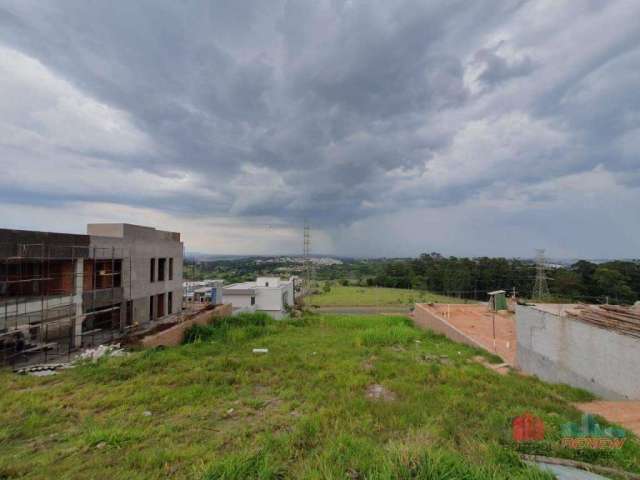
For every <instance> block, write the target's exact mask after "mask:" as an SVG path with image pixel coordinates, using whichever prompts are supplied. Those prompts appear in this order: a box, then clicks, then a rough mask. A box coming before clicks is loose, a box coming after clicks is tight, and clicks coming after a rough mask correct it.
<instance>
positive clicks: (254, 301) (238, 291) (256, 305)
mask: <svg viewBox="0 0 640 480" xmlns="http://www.w3.org/2000/svg"><path fill="white" fill-rule="evenodd" d="M295 283H296V282H295V279H294V278H293V277H292V278H290V279H289V280H281V279H280V278H278V277H258V279H257V280H256V281H255V282H242V283H234V284H232V285H227V286H226V287H224V289H223V292H224V297H225V299H226V301H227V302H228V303H231V304H232V306H233V311H234V313H240V312H256V311H258V312H265V313H268V314H269V315H271V316H272V317H273V318H275V319H276V320H279V319H281V318H283V317H284V316H285V315H286V307H287V306H291V305H293V303H294V294H295V288H296V285H295Z"/></svg>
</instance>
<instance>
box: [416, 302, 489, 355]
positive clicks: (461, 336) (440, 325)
mask: <svg viewBox="0 0 640 480" xmlns="http://www.w3.org/2000/svg"><path fill="white" fill-rule="evenodd" d="M413 315H414V316H413V319H414V323H415V324H416V325H418V326H419V327H422V328H426V329H428V330H433V331H434V332H436V333H440V334H442V335H444V336H446V337H447V338H449V339H450V340H453V341H454V342H458V343H463V344H465V345H469V346H470V347H477V348H482V349H483V350H486V349H485V347H484V346H482V345H481V344H480V343H478V342H476V341H475V340H474V339H473V338H471V337H469V336H468V335H466V334H465V333H464V332H462V331H460V330H458V329H457V328H456V327H454V326H453V325H451V324H450V323H449V322H447V320H446V319H444V318H443V317H441V316H440V315H438V314H436V313H435V312H433V311H432V310H431V309H430V308H429V305H422V304H420V303H416V308H415V310H414V314H413Z"/></svg>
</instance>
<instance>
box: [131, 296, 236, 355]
mask: <svg viewBox="0 0 640 480" xmlns="http://www.w3.org/2000/svg"><path fill="white" fill-rule="evenodd" d="M229 316H231V305H230V304H226V305H218V306H216V307H215V308H214V309H212V310H205V311H203V312H201V313H199V314H198V315H196V316H195V317H193V318H191V319H189V320H186V321H184V322H182V323H178V324H177V325H174V326H173V327H171V328H168V329H166V330H163V331H162V332H158V333H156V334H155V335H149V336H148V337H145V338H143V339H142V340H141V341H140V345H142V346H143V347H145V348H153V347H159V346H163V347H175V346H176V345H180V344H181V343H182V341H183V339H184V333H185V332H186V331H187V330H188V329H189V328H191V327H192V326H193V325H208V324H210V323H212V322H214V321H215V319H216V318H222V317H229Z"/></svg>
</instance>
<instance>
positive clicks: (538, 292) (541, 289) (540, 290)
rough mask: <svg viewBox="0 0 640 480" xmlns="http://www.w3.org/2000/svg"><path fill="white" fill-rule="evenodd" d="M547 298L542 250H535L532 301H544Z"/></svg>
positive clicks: (547, 289) (547, 290) (547, 287)
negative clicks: (534, 279) (534, 277)
mask: <svg viewBox="0 0 640 480" xmlns="http://www.w3.org/2000/svg"><path fill="white" fill-rule="evenodd" d="M548 296H549V286H548V285H547V275H546V273H545V258H544V250H543V249H538V250H536V281H535V283H534V284H533V295H532V298H533V299H534V300H544V299H545V298H546V297H548Z"/></svg>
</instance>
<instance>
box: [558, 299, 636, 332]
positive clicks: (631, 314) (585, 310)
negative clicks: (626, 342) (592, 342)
mask: <svg viewBox="0 0 640 480" xmlns="http://www.w3.org/2000/svg"><path fill="white" fill-rule="evenodd" d="M566 314H567V316H569V317H571V318H575V319H576V320H580V321H581V322H585V323H590V324H592V325H595V326H597V327H601V328H606V329H607V330H613V331H615V332H618V333H622V334H624V335H630V336H632V337H636V338H640V311H639V310H638V309H634V308H628V307H621V306H619V305H577V306H576V307H574V308H571V309H568V310H566Z"/></svg>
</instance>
